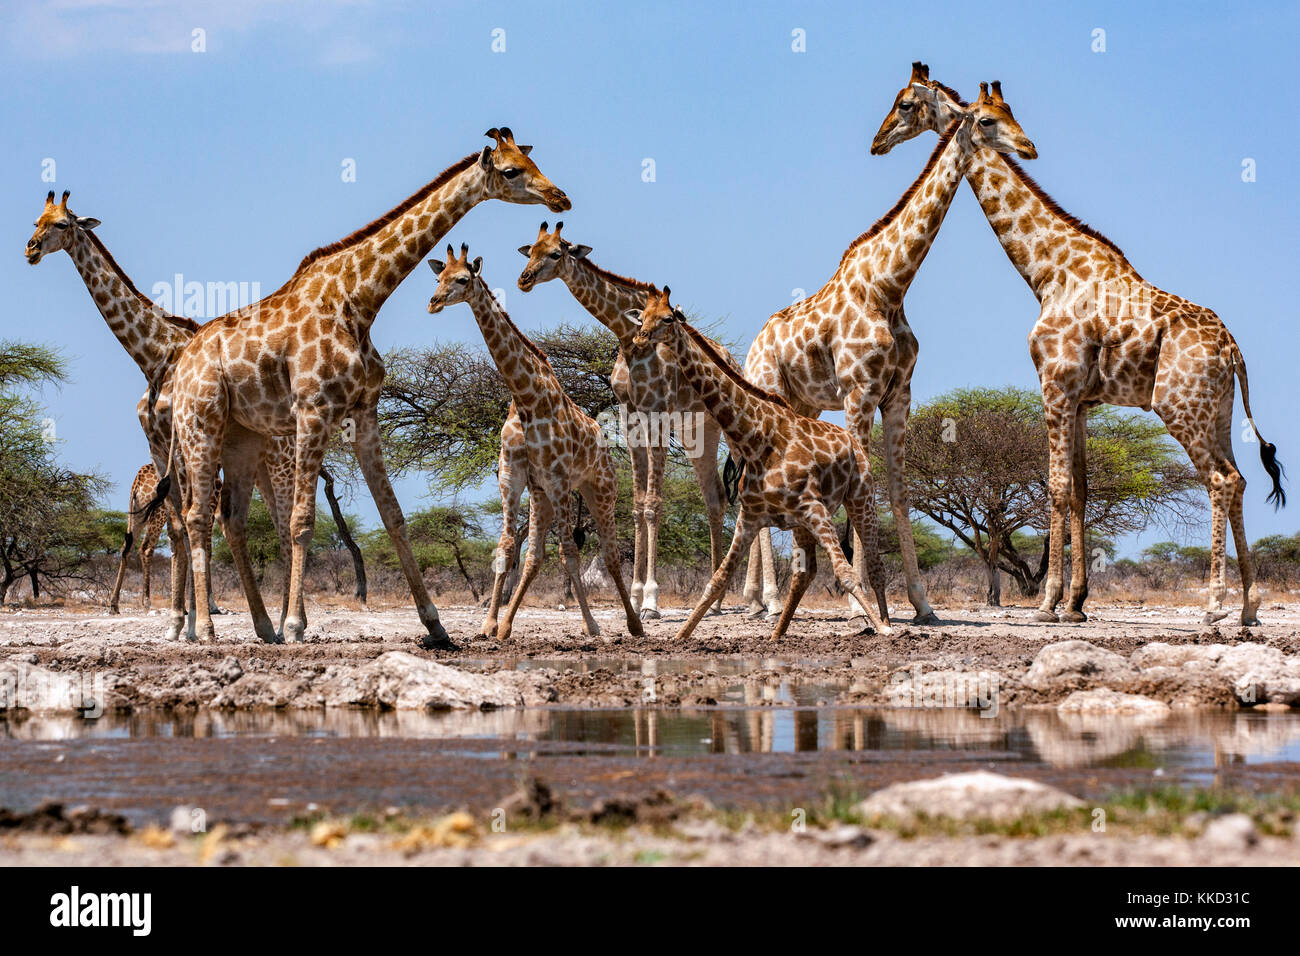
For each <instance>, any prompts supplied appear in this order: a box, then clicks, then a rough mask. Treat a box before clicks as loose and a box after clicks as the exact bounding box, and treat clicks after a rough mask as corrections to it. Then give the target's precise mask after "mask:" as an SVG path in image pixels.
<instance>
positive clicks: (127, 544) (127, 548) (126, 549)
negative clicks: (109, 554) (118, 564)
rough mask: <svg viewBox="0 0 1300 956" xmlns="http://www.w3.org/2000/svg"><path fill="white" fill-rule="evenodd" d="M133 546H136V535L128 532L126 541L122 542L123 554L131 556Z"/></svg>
mask: <svg viewBox="0 0 1300 956" xmlns="http://www.w3.org/2000/svg"><path fill="white" fill-rule="evenodd" d="M133 544H135V535H134V534H133V533H132V532H130V531H127V533H126V540H125V541H123V542H122V554H123V555H128V554H130V553H131V545H133Z"/></svg>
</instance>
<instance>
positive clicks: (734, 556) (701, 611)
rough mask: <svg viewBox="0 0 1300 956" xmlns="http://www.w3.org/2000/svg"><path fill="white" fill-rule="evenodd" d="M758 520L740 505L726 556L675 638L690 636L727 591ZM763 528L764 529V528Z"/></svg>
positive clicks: (755, 529)
mask: <svg viewBox="0 0 1300 956" xmlns="http://www.w3.org/2000/svg"><path fill="white" fill-rule="evenodd" d="M758 520H761V519H753V518H750V517H749V516H748V515H747V514H746V513H745V506H744V505H741V506H740V514H738V515H737V516H736V531H735V533H734V534H733V535H732V536H731V547H730V548H728V549H727V556H726V557H725V558H723V559H722V564H720V565H719V566H718V569H717V570H716V571H714V572H713V576H712V577H710V578H709V586H708V587H706V588H705V589H704V594H703V596H702V597H701V598H700V600H699V603H697V604H696V605H695V610H694V611H692V612H691V616H690V617H689V618H688V619H687V621H686V623H685V624H683V625H682V628H681V630H680V631H678V632H677V640H679V641H683V640H685V639H686V638H688V637H690V636H691V632H692V631H694V630H695V628H696V626H697V625H699V623H700V621H701V620H703V618H704V615H705V614H708V613H709V607H710V606H711V605H712V604H713V602H714V601H716V600H717V599H718V598H719V597H721V596H722V595H723V594H726V593H727V585H728V584H730V583H731V575H732V572H734V571H735V570H736V565H737V564H739V563H740V557H741V555H743V554H744V553H745V551H746V550H747V549H748V548H749V546H750V543H751V542H753V540H754V536H755V535H756V534H758V532H759V525H758V523H757V521H758ZM763 530H766V528H764V529H763Z"/></svg>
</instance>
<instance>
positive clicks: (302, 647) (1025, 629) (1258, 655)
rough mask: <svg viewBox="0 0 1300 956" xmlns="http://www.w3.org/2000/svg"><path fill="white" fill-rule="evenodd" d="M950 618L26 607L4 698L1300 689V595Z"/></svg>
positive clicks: (374, 698)
mask: <svg viewBox="0 0 1300 956" xmlns="http://www.w3.org/2000/svg"><path fill="white" fill-rule="evenodd" d="M940 613H941V616H942V617H943V623H942V624H941V625H939V626H937V627H929V628H909V627H907V626H906V625H905V624H904V625H902V626H900V627H899V628H898V630H897V631H896V633H895V634H893V635H891V636H889V637H880V636H876V635H874V634H866V633H863V632H862V631H861V627H860V625H861V623H862V622H861V619H849V618H847V617H846V616H845V615H844V614H843V613H842V612H839V611H838V610H833V609H814V610H811V611H809V612H805V613H803V614H801V616H800V617H799V618H797V619H796V621H795V623H794V624H793V626H792V627H791V629H790V632H789V634H788V635H787V636H786V638H785V639H783V640H782V641H781V642H779V643H773V642H772V641H771V640H770V639H769V633H770V625H769V624H767V623H765V622H762V621H751V620H749V619H747V618H746V617H745V616H744V615H743V614H742V613H741V612H740V611H739V610H738V609H735V610H729V611H728V612H727V613H725V614H722V615H719V616H715V617H710V618H706V619H705V621H704V622H703V623H702V624H701V626H700V627H699V628H698V629H697V631H696V632H695V634H693V635H692V636H691V638H690V639H688V640H686V641H683V642H679V641H676V640H675V639H674V635H675V632H676V630H677V628H678V627H679V626H680V622H681V620H682V619H683V618H684V616H685V610H683V609H671V610H669V611H667V612H666V613H665V616H664V619H663V620H660V621H654V622H648V623H647V624H646V634H645V636H643V637H632V636H630V635H629V634H627V632H626V629H625V627H624V626H623V622H622V621H621V619H620V618H619V617H618V616H617V615H616V613H615V612H614V610H613V609H611V608H608V607H605V608H600V609H597V610H596V616H597V619H598V621H599V622H600V624H601V628H602V632H603V633H602V634H601V635H600V636H598V637H587V636H585V635H583V634H582V631H581V626H580V624H581V621H580V618H579V617H578V614H577V612H576V611H572V610H568V611H563V610H554V609H548V608H526V609H525V610H524V611H523V612H522V613H521V615H520V618H519V622H518V625H517V627H516V630H515V634H514V637H513V639H512V640H511V641H510V642H508V643H505V644H503V643H500V642H497V641H495V640H486V639H481V638H478V637H477V636H476V632H477V629H478V625H479V623H480V621H481V614H482V612H481V610H480V609H478V608H468V607H451V608H445V609H443V619H444V622H445V624H446V626H447V629H448V631H449V632H450V633H451V634H452V635H453V636H454V637H455V638H456V639H457V640H459V641H460V642H461V643H462V649H461V650H460V651H458V652H446V651H426V650H423V649H422V648H421V647H420V637H421V636H422V634H423V631H422V629H421V627H420V625H419V622H418V621H417V620H416V618H415V615H414V613H412V612H411V611H409V610H407V609H405V608H394V609H391V610H377V611H355V610H343V609H337V608H330V609H325V608H316V609H312V611H311V612H310V618H311V621H310V625H309V628H308V635H307V640H306V642H304V643H302V644H298V645H289V646H285V645H263V644H260V643H258V642H257V641H256V640H255V639H253V637H252V634H251V628H250V627H249V622H248V618H247V615H245V614H240V613H231V614H226V615H223V616H221V617H219V618H217V641H216V642H214V643H211V644H194V643H187V642H177V643H167V642H164V641H163V640H162V639H161V631H162V627H163V618H162V617H161V615H159V614H154V615H140V614H137V615H130V614H125V615H122V616H108V615H105V614H103V613H101V612H97V611H93V610H89V611H82V612H75V611H74V612H69V611H52V610H24V611H19V612H9V613H4V614H0V691H3V689H4V688H6V687H8V688H13V689H14V691H16V692H17V697H16V698H15V699H14V700H13V701H8V700H5V699H4V698H5V695H4V694H3V693H0V707H3V706H13V704H14V703H16V704H18V705H19V706H26V707H28V708H29V709H31V710H33V711H38V710H44V711H50V710H67V709H75V708H76V707H78V706H80V705H81V703H82V702H83V700H85V699H86V698H87V697H88V696H91V697H93V695H89V694H88V692H87V691H86V688H88V687H92V686H98V687H100V688H102V691H103V693H101V695H100V696H101V697H102V698H103V703H104V704H105V705H106V707H107V708H109V709H141V708H203V707H207V708H222V709H234V710H244V709H258V708H317V707H347V708H357V707H361V708H397V709H429V708H434V709H441V708H479V707H484V708H491V707H514V706H538V705H547V704H551V705H563V706H570V707H592V706H595V707H621V706H629V705H632V704H643V703H645V701H646V697H645V688H646V677H647V676H649V677H653V678H654V681H655V703H656V704H658V705H659V706H663V707H675V706H685V705H696V706H708V705H711V704H712V703H714V702H716V700H717V698H718V696H719V693H720V689H721V687H723V686H724V685H725V684H729V683H731V684H734V683H736V682H738V681H743V680H745V679H751V678H752V679H756V680H757V679H763V678H765V677H771V676H772V675H773V674H780V675H783V676H785V677H788V678H790V679H793V680H798V681H802V682H806V683H817V684H826V685H830V686H835V687H840V688H842V690H840V691H839V692H838V701H837V702H838V703H842V704H851V705H859V704H861V705H883V706H917V705H918V704H926V705H927V706H934V705H935V704H939V703H941V702H942V703H943V704H946V705H947V706H985V705H986V704H988V703H992V702H996V704H997V705H998V706H1026V705H1060V704H1063V703H1065V701H1066V698H1067V697H1069V696H1070V695H1071V694H1074V693H1076V692H1091V691H1098V690H1100V691H1111V692H1114V694H1104V693H1103V694H1095V693H1090V694H1088V695H1087V696H1085V697H1080V698H1076V699H1075V700H1073V701H1071V702H1070V703H1069V704H1068V705H1067V706H1068V707H1069V708H1071V709H1073V710H1075V711H1077V712H1080V713H1105V712H1122V711H1128V712H1133V711H1134V709H1135V708H1136V709H1143V708H1146V709H1147V710H1148V712H1151V711H1150V709H1151V708H1154V710H1155V712H1158V711H1159V710H1160V705H1164V706H1167V707H1174V708H1179V707H1194V706H1207V705H1209V706H1227V707H1235V706H1253V707H1258V706H1267V707H1287V706H1291V705H1294V704H1296V703H1297V701H1300V656H1297V655H1300V607H1297V606H1296V605H1287V606H1282V605H1269V606H1266V607H1264V608H1263V609H1261V612H1260V616H1261V618H1262V620H1263V621H1264V622H1265V623H1263V624H1262V625H1259V626H1256V627H1251V628H1243V627H1241V626H1239V625H1234V624H1232V623H1229V622H1224V623H1221V624H1220V625H1218V626H1205V625H1202V624H1201V623H1200V613H1201V612H1200V611H1199V610H1198V609H1195V608H1190V607H1188V608H1178V607H1163V608H1161V607H1116V606H1104V605H1098V606H1096V607H1094V608H1092V609H1091V615H1092V616H1091V619H1090V620H1089V621H1088V622H1086V623H1083V624H1052V625H1048V624H1040V623H1036V622H1033V621H1031V620H1030V617H1031V614H1032V608H1006V609H1000V610H998V609H986V608H980V609H974V610H951V609H940ZM720 662H721V663H723V664H725V665H726V667H725V668H724V669H723V670H724V671H725V674H724V673H721V672H719V670H718V664H719V663H720ZM525 665H526V669H521V668H523V667H524V666H525ZM96 681H98V682H99V683H98V684H96V683H95V682H96ZM1115 694H1124V695H1129V696H1128V697H1124V698H1121V697H1117V696H1115ZM10 696H11V697H13V696H14V692H11V693H10ZM1138 697H1141V698H1148V699H1149V701H1151V702H1154V703H1151V702H1146V701H1142V700H1136V699H1135V698H1138ZM985 698H988V700H987V701H986V700H985ZM927 702H928V703H927Z"/></svg>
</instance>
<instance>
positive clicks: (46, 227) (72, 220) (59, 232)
mask: <svg viewBox="0 0 1300 956" xmlns="http://www.w3.org/2000/svg"><path fill="white" fill-rule="evenodd" d="M98 225H99V220H98V219H91V218H90V217H89V216H77V215H74V214H73V213H72V211H71V210H70V209H68V191H67V190H66V189H65V190H64V191H63V199H62V200H61V201H59V202H57V203H56V202H55V201H54V190H53V189H51V190H50V192H49V195H47V196H46V197H45V208H44V209H42V210H41V215H40V218H38V219H37V220H36V231H35V232H34V233H32V237H31V238H30V239H28V240H27V248H26V249H25V250H23V255H25V256H26V257H27V261H28V262H30V263H31V264H32V265H36V263H38V262H40V261H41V258H42V257H43V256H45V255H46V254H47V253H51V252H58V251H59V250H60V249H66V248H68V246H69V245H71V244H72V237H73V235H74V234H75V233H76V231H77V230H78V229H94V228H95V227H96V226H98Z"/></svg>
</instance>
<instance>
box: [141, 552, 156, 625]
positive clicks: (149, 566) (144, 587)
mask: <svg viewBox="0 0 1300 956" xmlns="http://www.w3.org/2000/svg"><path fill="white" fill-rule="evenodd" d="M140 574H141V578H142V580H141V583H140V591H141V593H140V606H141V607H142V608H144V609H145V610H146V611H148V610H150V609H151V608H152V607H153V596H152V594H150V591H151V590H152V588H151V585H152V584H153V580H152V579H153V545H152V544H150V543H145V544H142V545H141V546H140Z"/></svg>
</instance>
